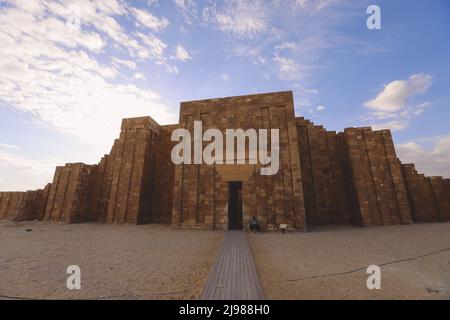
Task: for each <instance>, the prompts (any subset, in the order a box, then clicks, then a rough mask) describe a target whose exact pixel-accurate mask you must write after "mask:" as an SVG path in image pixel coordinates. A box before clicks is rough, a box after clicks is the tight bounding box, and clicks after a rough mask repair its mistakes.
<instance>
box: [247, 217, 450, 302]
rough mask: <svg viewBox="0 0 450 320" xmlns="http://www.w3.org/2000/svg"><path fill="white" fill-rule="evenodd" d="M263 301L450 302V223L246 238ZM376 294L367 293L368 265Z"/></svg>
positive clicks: (327, 228)
mask: <svg viewBox="0 0 450 320" xmlns="http://www.w3.org/2000/svg"><path fill="white" fill-rule="evenodd" d="M249 239H250V243H251V246H252V251H253V255H254V257H255V260H256V265H257V269H258V273H259V276H260V278H261V282H262V286H263V289H264V293H265V296H266V298H267V299H450V223H435V224H416V225H406V226H383V227H369V228H358V227H348V226H347V227H321V228H316V229H312V230H310V232H308V233H287V234H281V233H262V234H256V235H253V234H252V235H249ZM373 264H375V265H379V266H380V267H381V290H368V289H367V286H366V280H367V278H368V277H369V275H368V274H367V273H366V271H367V267H368V266H369V265H373Z"/></svg>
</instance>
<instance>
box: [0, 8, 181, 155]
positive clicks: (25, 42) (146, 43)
mask: <svg viewBox="0 0 450 320" xmlns="http://www.w3.org/2000/svg"><path fill="white" fill-rule="evenodd" d="M28 3H29V2H28V1H26V2H12V4H11V5H9V6H5V7H2V8H1V9H0V30H2V32H0V43H1V46H0V99H1V100H2V101H3V102H5V103H6V104H8V105H10V106H12V107H14V108H16V109H18V110H21V111H25V112H29V113H30V114H32V115H33V116H34V117H35V119H37V120H38V121H40V122H42V123H45V124H49V125H51V126H52V127H53V128H56V129H58V130H60V131H62V132H66V133H71V134H73V135H74V136H76V137H78V138H79V139H81V140H82V141H85V142H87V143H90V144H95V145H96V148H95V150H97V153H98V154H99V155H100V154H101V153H106V152H108V149H109V148H110V146H111V143H112V141H113V139H114V138H115V137H116V136H117V133H118V130H119V128H120V122H121V119H122V118H126V117H133V116H144V115H151V116H152V117H154V118H155V119H156V120H157V121H159V122H160V123H170V122H176V119H177V117H176V116H175V115H174V114H172V113H170V112H168V108H167V106H166V105H165V103H164V102H163V100H162V98H161V97H160V95H159V94H158V93H157V92H154V91H152V90H150V89H142V88H139V87H137V86H135V85H132V84H121V83H120V82H119V81H118V79H117V75H118V71H117V70H116V68H115V66H117V65H118V64H121V65H126V66H128V67H129V68H131V69H135V68H136V64H135V63H134V62H133V61H132V60H134V57H138V58H139V59H148V60H152V61H154V62H155V63H156V64H158V65H162V66H163V67H164V68H165V69H166V71H167V72H178V69H176V68H175V67H173V66H170V65H169V64H168V63H167V62H166V61H167V59H166V57H165V55H164V53H165V49H166V47H167V45H166V44H165V43H164V42H163V41H162V40H160V39H158V38H157V37H155V36H154V35H153V34H151V33H149V32H146V34H142V33H135V34H127V33H126V32H125V31H124V29H123V28H122V26H120V25H119V24H118V23H117V21H116V20H115V15H124V16H125V15H126V14H127V12H128V11H127V10H131V9H130V8H131V7H129V6H127V7H124V6H123V5H122V2H121V1H113V0H111V1H78V2H76V4H77V5H76V6H74V5H70V4H67V5H64V4H63V2H60V1H45V0H43V1H41V2H39V5H36V6H31V5H29V4H28ZM71 3H72V2H71ZM73 3H75V2H73ZM24 6H25V7H24ZM73 14H76V15H79V18H80V20H81V26H80V28H79V29H78V28H75V29H73V28H72V29H71V28H69V29H68V26H67V24H66V23H65V21H66V20H67V19H68V17H70V16H72V15H73ZM87 30H89V31H87ZM105 37H106V38H107V39H108V40H107V41H106V40H105ZM107 45H108V46H111V47H108V49H111V50H117V48H119V47H120V48H123V49H124V50H125V51H122V50H119V51H120V53H121V55H123V59H117V58H116V59H112V66H109V65H105V64H104V63H102V62H101V61H100V60H97V59H96V58H95V53H97V52H99V51H102V50H104V49H105V48H106V46H107ZM127 53H128V54H129V56H127Z"/></svg>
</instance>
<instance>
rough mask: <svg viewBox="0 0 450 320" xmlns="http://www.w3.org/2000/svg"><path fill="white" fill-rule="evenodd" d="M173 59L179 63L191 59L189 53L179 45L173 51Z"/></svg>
mask: <svg viewBox="0 0 450 320" xmlns="http://www.w3.org/2000/svg"><path fill="white" fill-rule="evenodd" d="M173 58H174V59H176V60H180V61H187V60H191V59H192V57H191V55H190V54H189V52H188V51H187V50H186V49H185V48H184V47H183V46H181V45H177V47H176V49H175V57H173Z"/></svg>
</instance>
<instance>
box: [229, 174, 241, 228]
mask: <svg viewBox="0 0 450 320" xmlns="http://www.w3.org/2000/svg"><path fill="white" fill-rule="evenodd" d="M228 230H242V182H241V181H232V182H229V183H228Z"/></svg>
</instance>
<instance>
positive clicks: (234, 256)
mask: <svg viewBox="0 0 450 320" xmlns="http://www.w3.org/2000/svg"><path fill="white" fill-rule="evenodd" d="M200 299H201V300H262V299H264V294H263V290H262V287H261V284H260V282H259V277H258V273H257V271H256V266H255V261H254V260H253V255H252V252H251V250H250V245H249V243H248V240H247V237H246V235H245V233H244V231H237V230H230V231H228V232H227V233H225V237H224V240H223V242H222V247H221V248H220V251H219V254H218V256H217V258H216V261H215V263H214V265H213V267H212V269H211V271H210V272H209V275H208V279H207V280H206V284H205V287H204V289H203V294H202V296H201V298H200Z"/></svg>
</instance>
